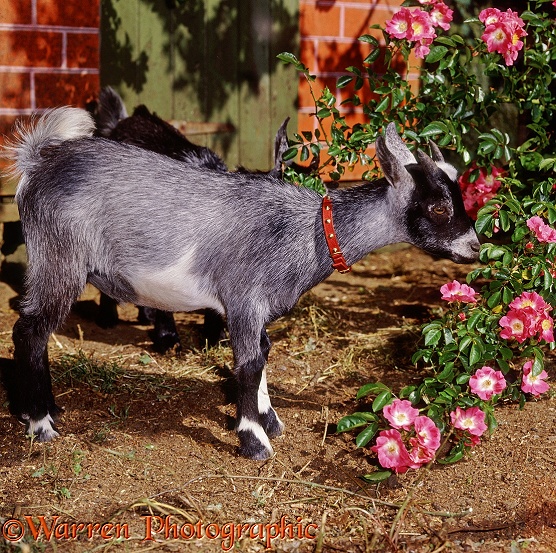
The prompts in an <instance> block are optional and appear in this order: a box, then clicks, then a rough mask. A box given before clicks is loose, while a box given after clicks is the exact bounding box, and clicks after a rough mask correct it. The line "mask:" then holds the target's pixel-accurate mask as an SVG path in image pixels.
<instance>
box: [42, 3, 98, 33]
mask: <svg viewBox="0 0 556 553" xmlns="http://www.w3.org/2000/svg"><path fill="white" fill-rule="evenodd" d="M99 2H100V0H87V1H85V2H80V1H76V0H37V22H38V24H39V25H64V26H69V27H98V26H99V25H100V7H99V6H100V4H99Z"/></svg>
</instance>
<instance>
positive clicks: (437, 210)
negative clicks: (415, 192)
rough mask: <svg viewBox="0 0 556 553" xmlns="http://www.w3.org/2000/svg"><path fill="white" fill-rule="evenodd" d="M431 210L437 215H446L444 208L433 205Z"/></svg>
mask: <svg viewBox="0 0 556 553" xmlns="http://www.w3.org/2000/svg"><path fill="white" fill-rule="evenodd" d="M432 210H433V211H434V212H435V213H436V214H437V215H444V213H446V208H445V207H444V206H441V205H435V206H434V207H433V208H432Z"/></svg>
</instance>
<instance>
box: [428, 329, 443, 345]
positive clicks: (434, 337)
mask: <svg viewBox="0 0 556 553" xmlns="http://www.w3.org/2000/svg"><path fill="white" fill-rule="evenodd" d="M441 336H442V331H441V330H440V329H433V330H431V331H429V332H427V333H426V334H425V346H434V345H436V344H438V341H439V340H440V337H441Z"/></svg>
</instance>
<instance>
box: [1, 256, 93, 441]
mask: <svg viewBox="0 0 556 553" xmlns="http://www.w3.org/2000/svg"><path fill="white" fill-rule="evenodd" d="M50 268H51V269H52V267H50ZM29 273H30V276H28V278H27V285H28V287H27V293H26V295H25V297H24V299H23V302H22V304H21V309H20V318H19V320H18V321H17V322H16V323H15V326H14V329H13V342H14V346H15V349H14V360H15V370H14V372H13V373H12V374H10V375H9V376H8V377H7V379H6V388H7V391H8V400H9V404H10V411H11V413H12V414H14V415H15V416H16V417H17V418H18V419H19V420H20V421H21V422H24V423H25V424H26V425H27V434H28V435H29V436H34V437H35V438H36V439H37V440H39V441H49V440H51V439H53V438H55V437H56V436H57V435H58V433H57V431H56V428H55V426H54V421H55V420H56V418H57V416H58V414H59V413H60V409H59V408H58V406H57V405H56V402H55V400H54V395H53V393H52V382H51V378H50V370H49V366H48V353H47V345H48V339H49V337H50V334H51V333H52V332H54V331H55V330H56V329H57V328H58V327H59V326H60V325H61V324H62V322H63V321H64V319H65V318H66V316H67V314H68V313H69V310H70V309H71V306H72V304H73V302H74V301H75V300H76V299H77V297H78V295H79V294H80V292H81V291H82V290H83V287H84V286H85V279H83V282H75V281H73V282H72V280H70V277H71V275H67V273H66V275H64V271H61V272H58V273H57V274H56V275H53V272H51V271H49V272H42V273H41V272H40V271H39V272H37V271H30V272H29ZM33 273H34V274H39V275H41V276H42V278H34V277H33Z"/></svg>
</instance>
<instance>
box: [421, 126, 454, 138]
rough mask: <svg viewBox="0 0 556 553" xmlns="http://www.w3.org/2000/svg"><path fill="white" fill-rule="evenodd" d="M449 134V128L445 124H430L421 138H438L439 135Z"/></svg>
mask: <svg viewBox="0 0 556 553" xmlns="http://www.w3.org/2000/svg"><path fill="white" fill-rule="evenodd" d="M447 132H448V127H446V125H445V124H444V123H440V122H436V123H429V124H428V125H427V126H426V127H425V128H424V129H423V131H422V132H421V133H419V136H421V137H422V138H428V137H431V136H436V135H438V134H443V133H447Z"/></svg>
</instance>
